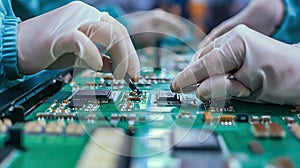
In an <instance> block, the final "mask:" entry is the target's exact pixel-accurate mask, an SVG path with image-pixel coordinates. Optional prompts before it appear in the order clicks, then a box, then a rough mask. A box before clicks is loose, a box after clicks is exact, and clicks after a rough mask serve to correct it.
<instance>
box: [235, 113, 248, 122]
mask: <svg viewBox="0 0 300 168" xmlns="http://www.w3.org/2000/svg"><path fill="white" fill-rule="evenodd" d="M235 116H236V121H237V122H248V121H249V117H248V115H247V114H236V115H235Z"/></svg>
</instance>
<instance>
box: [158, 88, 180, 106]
mask: <svg viewBox="0 0 300 168" xmlns="http://www.w3.org/2000/svg"><path fill="white" fill-rule="evenodd" d="M155 103H157V104H159V105H180V104H181V96H180V95H179V94H177V93H173V92H171V91H159V93H158V94H157V95H156V101H155Z"/></svg>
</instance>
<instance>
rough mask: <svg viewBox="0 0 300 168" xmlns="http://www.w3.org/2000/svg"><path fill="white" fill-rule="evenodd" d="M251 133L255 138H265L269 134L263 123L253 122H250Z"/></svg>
mask: <svg viewBox="0 0 300 168" xmlns="http://www.w3.org/2000/svg"><path fill="white" fill-rule="evenodd" d="M252 133H253V134H254V136H255V137H257V138H266V137H268V136H269V133H268V130H267V127H266V126H265V124H260V123H254V124H252Z"/></svg>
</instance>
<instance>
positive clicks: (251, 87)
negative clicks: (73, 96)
mask: <svg viewBox="0 0 300 168" xmlns="http://www.w3.org/2000/svg"><path fill="white" fill-rule="evenodd" d="M196 58H198V59H196ZM299 63H300V47H299V45H289V44H285V43H282V42H280V41H277V40H274V39H272V38H270V37H267V36H265V35H263V34H260V33H258V32H256V31H254V30H252V29H249V28H248V27H246V26H244V25H239V26H237V27H236V28H234V29H233V30H232V31H230V32H228V33H226V34H224V35H223V36H221V37H219V38H217V39H215V40H214V41H213V42H212V43H210V44H209V45H208V46H207V47H206V48H203V49H201V50H199V52H198V53H197V54H196V56H195V59H194V61H193V62H192V63H191V64H190V65H189V66H187V67H186V68H185V69H184V70H183V71H182V72H180V73H179V74H178V75H177V76H176V78H175V79H174V81H173V83H172V84H171V86H170V87H171V90H173V91H176V92H180V91H182V88H185V87H186V86H188V85H190V84H192V83H196V82H200V86H199V87H198V88H197V90H196V94H197V96H198V97H200V98H202V99H205V100H207V99H210V98H218V97H222V96H224V95H225V96H226V95H229V96H234V97H239V98H241V99H242V100H245V101H251V102H259V103H275V104H289V105H300V66H299ZM228 75H232V76H233V77H234V79H230V78H228V77H227V76H228ZM224 93H225V94H224Z"/></svg>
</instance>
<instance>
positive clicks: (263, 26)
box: [198, 0, 285, 49]
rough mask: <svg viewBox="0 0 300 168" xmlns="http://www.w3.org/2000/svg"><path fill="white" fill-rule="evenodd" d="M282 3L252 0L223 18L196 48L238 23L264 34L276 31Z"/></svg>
mask: <svg viewBox="0 0 300 168" xmlns="http://www.w3.org/2000/svg"><path fill="white" fill-rule="evenodd" d="M284 10H285V8H284V4H283V2H282V0H272V2H271V3H270V0H253V1H251V2H250V3H249V4H248V5H247V6H246V7H245V8H244V9H243V10H242V11H241V12H239V13H238V14H236V15H235V16H233V17H232V18H230V19H228V20H225V21H224V22H222V23H221V24H220V25H218V26H217V27H215V28H214V29H213V30H212V31H211V32H210V33H209V34H208V35H207V36H206V37H205V38H204V39H203V40H202V42H201V43H200V44H199V46H198V48H199V49H200V48H202V47H205V46H206V45H208V44H209V43H210V42H211V41H213V40H214V39H215V38H217V37H219V36H221V35H223V34H224V33H226V32H228V31H230V30H231V29H232V28H234V27H235V26H237V25H239V24H245V25H246V26H248V27H250V28H252V29H253V30H256V31H258V32H261V33H263V34H265V35H271V34H272V33H274V32H275V31H276V27H277V26H278V25H280V23H281V21H282V19H283V16H284Z"/></svg>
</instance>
